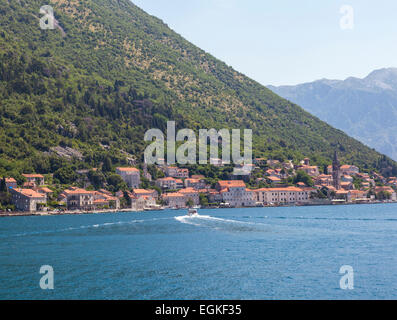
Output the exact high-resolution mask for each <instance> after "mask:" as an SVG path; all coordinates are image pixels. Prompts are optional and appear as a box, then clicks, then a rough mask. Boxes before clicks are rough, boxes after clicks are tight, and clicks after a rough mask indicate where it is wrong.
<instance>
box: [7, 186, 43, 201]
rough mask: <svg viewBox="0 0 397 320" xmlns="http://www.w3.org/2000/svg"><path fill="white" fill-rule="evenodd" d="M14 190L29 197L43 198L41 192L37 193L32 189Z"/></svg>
mask: <svg viewBox="0 0 397 320" xmlns="http://www.w3.org/2000/svg"><path fill="white" fill-rule="evenodd" d="M13 190H14V191H16V192H18V193H21V194H23V195H24V196H27V197H29V198H42V199H45V196H44V195H43V194H42V193H38V192H36V191H34V190H32V189H20V188H19V189H13Z"/></svg>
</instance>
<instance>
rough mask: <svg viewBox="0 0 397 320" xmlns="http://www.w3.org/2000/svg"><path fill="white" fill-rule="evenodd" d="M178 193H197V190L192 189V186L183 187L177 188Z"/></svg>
mask: <svg viewBox="0 0 397 320" xmlns="http://www.w3.org/2000/svg"><path fill="white" fill-rule="evenodd" d="M179 192H180V193H198V191H197V190H195V189H193V188H185V189H181V190H179Z"/></svg>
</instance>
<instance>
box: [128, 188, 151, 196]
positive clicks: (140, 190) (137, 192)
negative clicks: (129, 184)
mask: <svg viewBox="0 0 397 320" xmlns="http://www.w3.org/2000/svg"><path fill="white" fill-rule="evenodd" d="M132 191H133V192H134V193H135V194H140V195H144V194H149V193H153V192H154V191H155V190H146V189H132Z"/></svg>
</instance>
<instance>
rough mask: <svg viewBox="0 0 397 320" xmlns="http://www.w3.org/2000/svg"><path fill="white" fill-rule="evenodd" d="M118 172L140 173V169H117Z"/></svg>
mask: <svg viewBox="0 0 397 320" xmlns="http://www.w3.org/2000/svg"><path fill="white" fill-rule="evenodd" d="M117 170H119V171H122V172H139V169H137V168H132V167H131V168H117Z"/></svg>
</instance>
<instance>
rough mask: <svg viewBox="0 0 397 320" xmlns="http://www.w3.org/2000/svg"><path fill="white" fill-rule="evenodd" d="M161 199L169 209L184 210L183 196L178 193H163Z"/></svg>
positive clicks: (184, 201)
mask: <svg viewBox="0 0 397 320" xmlns="http://www.w3.org/2000/svg"><path fill="white" fill-rule="evenodd" d="M162 198H163V200H164V202H165V203H166V204H167V206H168V207H170V208H186V202H187V201H186V198H185V195H184V194H182V193H180V192H172V193H164V194H163V195H162Z"/></svg>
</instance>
